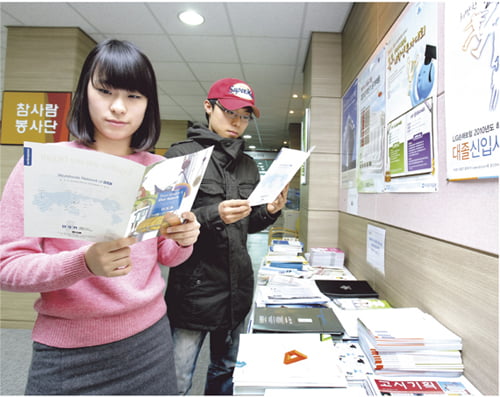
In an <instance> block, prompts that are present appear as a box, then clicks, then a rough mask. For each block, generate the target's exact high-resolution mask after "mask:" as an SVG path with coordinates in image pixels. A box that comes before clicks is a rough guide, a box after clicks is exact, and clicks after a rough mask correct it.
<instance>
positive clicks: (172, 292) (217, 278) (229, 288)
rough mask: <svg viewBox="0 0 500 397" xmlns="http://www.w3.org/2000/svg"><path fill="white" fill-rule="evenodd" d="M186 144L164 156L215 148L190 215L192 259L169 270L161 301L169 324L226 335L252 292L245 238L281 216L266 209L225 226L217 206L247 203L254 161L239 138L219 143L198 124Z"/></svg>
mask: <svg viewBox="0 0 500 397" xmlns="http://www.w3.org/2000/svg"><path fill="white" fill-rule="evenodd" d="M187 137H188V140H186V141H182V142H178V143H176V144H174V145H172V147H171V148H170V149H169V150H168V152H167V153H166V155H165V157H168V158H169V157H176V156H181V155H185V154H189V153H193V152H196V151H198V150H201V149H203V148H206V147H209V146H212V145H213V146H214V150H213V153H212V157H211V159H210V162H209V164H208V166H207V170H206V172H205V175H204V178H203V180H202V183H201V185H200V188H199V191H198V195H197V196H196V199H195V201H194V204H193V208H192V211H193V212H194V213H195V214H196V217H197V219H198V222H199V223H200V224H201V227H200V235H199V237H198V241H197V242H196V243H195V244H194V250H193V254H192V255H191V257H190V258H189V259H188V260H186V262H184V263H183V264H181V265H180V266H177V267H174V268H171V269H170V270H169V276H168V283H167V290H166V294H165V299H166V302H167V306H168V307H167V312H168V317H169V319H170V322H171V325H172V326H174V327H176V328H185V329H192V330H207V331H214V330H230V329H233V328H234V327H236V325H238V324H239V323H240V322H241V321H242V320H244V319H245V317H246V315H247V314H248V312H249V310H250V307H251V304H252V300H253V291H254V273H253V269H252V261H251V259H250V256H249V254H248V251H247V235H248V233H255V232H259V231H261V230H263V229H265V228H266V227H268V226H270V225H271V224H273V223H274V221H275V220H276V219H277V218H278V216H279V215H280V212H278V213H276V214H269V213H268V211H267V208H266V205H261V206H256V207H253V208H252V212H251V214H250V215H249V216H248V217H246V218H244V219H242V220H240V221H238V222H235V223H232V224H228V225H226V224H225V223H224V222H223V221H222V219H221V218H220V216H219V211H218V206H219V203H220V202H221V201H224V200H229V199H246V198H248V196H249V195H250V193H251V192H252V190H253V189H254V188H255V186H256V185H257V183H258V182H259V179H260V175H259V172H258V169H257V165H256V164H255V161H254V160H253V159H252V158H251V157H250V156H248V155H246V154H245V153H244V152H243V150H244V141H243V139H228V138H221V137H220V136H219V135H217V134H216V133H214V132H212V131H211V130H209V129H208V128H207V127H206V126H204V125H202V124H194V125H193V126H192V127H190V128H189V129H188V135H187Z"/></svg>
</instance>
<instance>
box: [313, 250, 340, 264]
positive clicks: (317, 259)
mask: <svg viewBox="0 0 500 397" xmlns="http://www.w3.org/2000/svg"><path fill="white" fill-rule="evenodd" d="M309 263H310V264H311V266H317V267H343V266H344V251H342V250H340V249H338V248H329V247H328V248H327V247H325V248H311V254H310V257H309Z"/></svg>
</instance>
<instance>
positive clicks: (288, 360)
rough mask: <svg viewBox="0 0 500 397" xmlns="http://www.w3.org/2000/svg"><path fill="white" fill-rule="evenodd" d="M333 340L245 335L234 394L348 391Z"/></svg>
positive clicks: (291, 335) (309, 335) (315, 336)
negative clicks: (276, 391)
mask: <svg viewBox="0 0 500 397" xmlns="http://www.w3.org/2000/svg"><path fill="white" fill-rule="evenodd" d="M334 357H335V350H334V345H333V342H332V340H331V339H326V340H325V339H324V338H322V337H321V335H320V334H312V333H305V334H304V333H286V334H281V333H257V334H242V335H241V337H240V346H239V350H238V358H237V363H236V368H235V369H234V374H233V383H234V390H233V394H234V395H264V392H265V390H266V389H276V388H280V389H283V388H307V389H305V390H304V395H305V396H307V395H308V394H307V390H309V388H313V389H314V388H346V387H347V380H346V377H345V376H344V373H343V371H342V370H341V368H340V367H339V365H338V364H337V363H336V360H334V359H333V358H334Z"/></svg>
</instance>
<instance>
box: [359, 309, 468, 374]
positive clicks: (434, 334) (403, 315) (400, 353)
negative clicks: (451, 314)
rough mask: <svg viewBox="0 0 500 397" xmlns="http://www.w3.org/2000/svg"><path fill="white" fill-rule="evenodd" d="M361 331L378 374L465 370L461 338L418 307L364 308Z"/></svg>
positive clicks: (362, 345)
mask: <svg viewBox="0 0 500 397" xmlns="http://www.w3.org/2000/svg"><path fill="white" fill-rule="evenodd" d="M358 334H359V344H360V346H361V348H362V349H363V351H364V352H365V354H366V356H367V358H368V360H369V361H370V363H371V365H372V368H373V369H374V372H375V374H378V375H392V376H394V375H398V376H407V375H419V376H440V377H443V376H444V377H448V376H452V377H456V376H460V375H462V374H463V369H464V366H463V362H462V356H461V349H462V340H461V338H460V337H459V336H457V335H456V334H454V333H453V332H451V331H450V330H449V329H447V328H446V327H445V326H443V325H442V324H441V323H439V322H438V321H437V320H436V319H435V318H434V317H432V316H431V315H430V314H427V313H424V312H422V311H421V310H420V309H418V308H388V309H384V310H366V311H362V312H360V313H359V315H358Z"/></svg>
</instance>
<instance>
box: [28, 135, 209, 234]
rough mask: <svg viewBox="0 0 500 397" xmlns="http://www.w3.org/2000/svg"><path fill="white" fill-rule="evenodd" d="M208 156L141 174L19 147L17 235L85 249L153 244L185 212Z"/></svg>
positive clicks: (117, 160) (112, 161)
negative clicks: (20, 222) (98, 244)
mask: <svg viewBox="0 0 500 397" xmlns="http://www.w3.org/2000/svg"><path fill="white" fill-rule="evenodd" d="M212 150H213V147H209V148H207V149H203V150H200V151H199V152H196V153H192V154H188V155H185V156H179V157H175V158H170V159H165V160H163V161H160V162H158V163H155V164H152V165H151V166H148V167H146V166H144V165H141V164H139V163H136V162H134V161H132V160H128V159H125V158H121V157H118V156H113V155H110V154H106V153H101V152H96V151H92V150H82V149H77V148H72V147H68V146H65V145H59V144H50V143H48V144H47V143H34V142H25V145H24V214H25V217H24V233H25V235H26V236H30V237H52V238H68V239H77V240H87V241H108V240H113V239H117V238H120V237H126V236H132V235H133V236H135V237H136V238H137V240H138V241H141V240H146V239H149V238H153V237H156V236H157V235H158V234H159V230H160V228H163V227H168V226H169V225H171V224H175V222H177V223H178V222H181V221H182V220H181V214H182V213H183V212H186V211H190V209H191V206H192V205H193V202H194V199H195V197H196V194H197V193H198V188H199V186H200V184H201V180H202V179H203V175H204V173H205V170H206V167H207V164H208V162H209V160H210V156H211V154H212ZM169 221H170V223H169Z"/></svg>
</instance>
